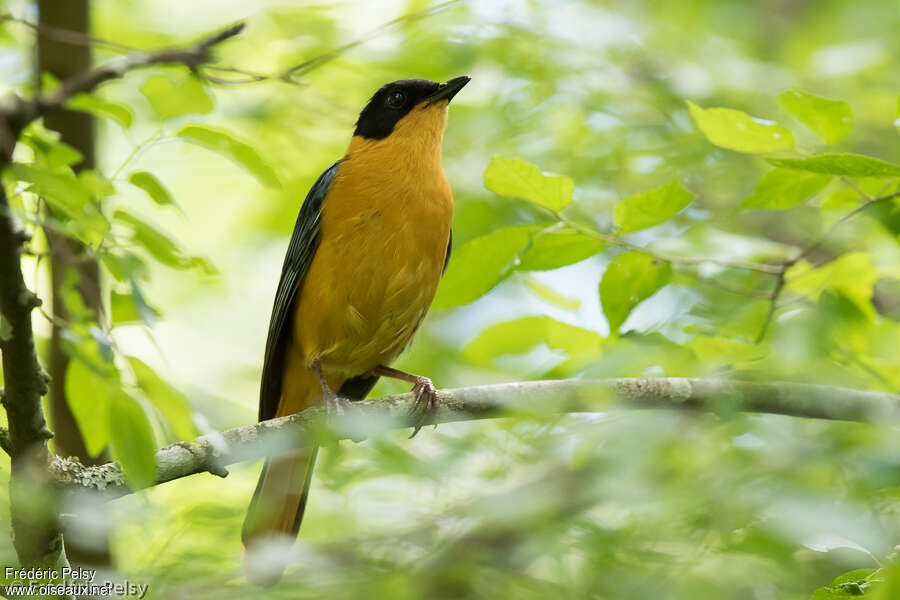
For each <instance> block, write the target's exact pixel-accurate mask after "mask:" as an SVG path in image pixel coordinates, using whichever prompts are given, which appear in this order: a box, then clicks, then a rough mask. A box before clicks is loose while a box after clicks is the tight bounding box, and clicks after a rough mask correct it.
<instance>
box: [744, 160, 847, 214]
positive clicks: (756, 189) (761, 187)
mask: <svg viewBox="0 0 900 600" xmlns="http://www.w3.org/2000/svg"><path fill="white" fill-rule="evenodd" d="M830 181H831V176H830V175H820V174H816V173H807V172H804V171H793V170H791V169H774V170H772V171H769V172H768V173H766V174H765V175H763V176H762V177H761V178H760V180H759V181H757V182H756V185H755V186H753V193H752V194H750V195H749V196H747V197H746V198H744V201H743V202H741V208H742V209H747V208H766V209H771V210H786V209H788V208H793V207H795V206H797V205H798V204H801V203H803V202H806V201H807V200H809V199H810V198H812V197H813V196H815V195H816V194H817V193H819V192H820V191H821V190H822V188H824V187H825V186H826V185H828V183H829V182H830Z"/></svg>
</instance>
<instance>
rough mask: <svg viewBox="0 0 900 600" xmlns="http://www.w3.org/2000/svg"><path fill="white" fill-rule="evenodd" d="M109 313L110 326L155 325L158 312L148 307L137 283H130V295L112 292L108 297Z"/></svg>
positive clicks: (158, 315) (133, 281)
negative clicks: (110, 315) (110, 318)
mask: <svg viewBox="0 0 900 600" xmlns="http://www.w3.org/2000/svg"><path fill="white" fill-rule="evenodd" d="M110 309H111V310H110V312H111V313H112V324H113V325H114V326H116V325H125V324H134V323H147V324H151V325H152V324H153V323H155V322H156V321H157V320H158V319H159V317H160V312H159V310H157V309H156V308H154V307H153V306H150V305H149V304H148V303H147V301H146V300H145V299H144V295H143V294H142V293H141V290H140V287H139V286H138V284H137V281H135V280H132V281H131V293H128V294H120V293H119V292H116V291H113V292H112V294H111V295H110Z"/></svg>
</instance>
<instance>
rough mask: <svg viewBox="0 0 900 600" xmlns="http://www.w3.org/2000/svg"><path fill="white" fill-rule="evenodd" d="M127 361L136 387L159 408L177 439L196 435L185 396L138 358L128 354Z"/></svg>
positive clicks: (195, 428) (185, 438) (186, 438)
mask: <svg viewBox="0 0 900 600" xmlns="http://www.w3.org/2000/svg"><path fill="white" fill-rule="evenodd" d="M128 363H129V364H130V365H131V368H132V370H133V371H134V376H135V377H136V378H137V384H138V387H140V388H141V391H142V392H143V393H144V396H145V397H146V398H147V400H149V401H150V403H151V404H153V406H155V407H156V408H157V409H159V412H160V413H161V414H162V415H163V417H165V419H166V421H167V422H168V423H169V425H171V426H172V431H174V433H175V435H176V436H177V437H178V439H180V440H190V439H192V438H194V437H196V436H197V435H198V431H197V427H196V426H195V425H194V420H193V419H192V418H191V408H190V404H189V403H188V400H187V398H185V396H184V395H183V394H182V393H181V392H179V391H178V390H177V389H175V388H174V387H173V386H172V385H170V384H169V383H168V382H167V381H165V380H164V379H163V378H162V377H160V376H159V375H158V374H157V373H156V371H154V370H153V369H151V368H150V367H149V366H148V365H147V364H146V363H144V362H143V361H142V360H140V359H139V358H135V357H134V356H129V357H128Z"/></svg>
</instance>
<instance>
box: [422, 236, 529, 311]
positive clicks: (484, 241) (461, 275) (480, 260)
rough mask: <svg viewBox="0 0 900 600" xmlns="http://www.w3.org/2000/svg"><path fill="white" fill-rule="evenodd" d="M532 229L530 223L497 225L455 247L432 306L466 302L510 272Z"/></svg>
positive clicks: (485, 290) (478, 295)
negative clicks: (491, 231) (492, 230)
mask: <svg viewBox="0 0 900 600" xmlns="http://www.w3.org/2000/svg"><path fill="white" fill-rule="evenodd" d="M534 230H535V228H534V226H530V225H526V226H520V227H506V228H505V229H498V230H497V231H495V232H493V233H489V234H488V235H485V236H482V237H479V238H475V239H474V240H471V241H469V242H468V243H466V244H464V245H463V246H462V247H461V248H460V249H459V250H455V251H454V252H453V256H452V257H451V258H450V265H449V266H448V268H447V272H446V273H445V274H444V278H443V279H442V280H441V284H440V287H438V292H437V296H435V299H434V303H433V305H432V306H433V307H434V308H449V307H451V306H458V305H460V304H468V303H469V302H472V301H473V300H475V299H477V298H480V297H481V296H483V295H484V294H486V293H487V292H489V291H490V290H491V289H493V287H494V286H495V285H497V284H498V283H500V282H501V281H502V280H503V279H505V278H506V277H507V276H508V275H509V273H510V271H511V270H512V268H513V267H514V262H513V261H515V260H516V257H517V256H518V255H519V253H520V252H521V251H522V250H523V249H524V248H525V246H526V245H527V244H528V240H529V239H530V238H531V234H532V232H533V231H534Z"/></svg>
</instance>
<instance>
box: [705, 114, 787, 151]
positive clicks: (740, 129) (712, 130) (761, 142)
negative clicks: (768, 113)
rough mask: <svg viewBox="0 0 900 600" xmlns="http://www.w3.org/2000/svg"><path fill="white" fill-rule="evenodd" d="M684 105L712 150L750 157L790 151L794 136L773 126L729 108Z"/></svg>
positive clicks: (768, 122) (783, 129)
mask: <svg viewBox="0 0 900 600" xmlns="http://www.w3.org/2000/svg"><path fill="white" fill-rule="evenodd" d="M687 104H688V110H690V112H691V117H693V119H694V122H695V123H696V124H697V127H698V128H699V129H700V131H701V132H702V133H703V135H705V136H706V139H708V140H709V141H710V142H712V143H713V144H715V145H716V146H721V147H722V148H728V149H730V150H736V151H738V152H747V153H752V154H757V153H761V152H774V151H776V150H787V149H789V148H793V147H794V134H793V133H791V132H790V130H788V129H785V128H784V127H782V126H781V125H778V124H777V123H773V122H771V121H764V120H762V119H754V118H753V117H751V116H750V115H748V114H747V113H745V112H742V111H739V110H733V109H730V108H705V109H704V108H701V107H699V106H697V105H696V104H694V103H693V102H691V101H688V103H687Z"/></svg>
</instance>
